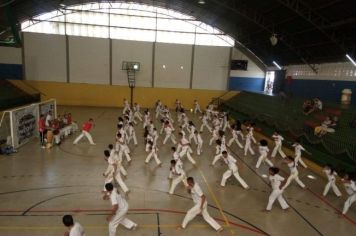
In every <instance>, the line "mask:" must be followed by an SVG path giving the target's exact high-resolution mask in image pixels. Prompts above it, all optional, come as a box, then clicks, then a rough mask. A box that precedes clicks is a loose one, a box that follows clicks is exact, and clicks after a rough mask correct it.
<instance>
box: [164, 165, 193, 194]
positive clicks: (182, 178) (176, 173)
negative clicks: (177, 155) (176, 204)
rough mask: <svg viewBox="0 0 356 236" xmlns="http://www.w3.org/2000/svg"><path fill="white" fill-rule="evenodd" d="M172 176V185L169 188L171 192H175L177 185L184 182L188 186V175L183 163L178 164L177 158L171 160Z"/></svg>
mask: <svg viewBox="0 0 356 236" xmlns="http://www.w3.org/2000/svg"><path fill="white" fill-rule="evenodd" d="M169 170H170V176H171V177H172V183H171V187H170V188H169V192H168V193H169V194H173V193H174V190H175V188H176V187H177V185H178V184H179V183H180V182H182V183H183V184H184V186H186V187H187V186H188V183H187V177H186V175H185V171H184V170H183V165H182V164H181V163H178V164H177V161H176V160H171V168H170V169H169Z"/></svg>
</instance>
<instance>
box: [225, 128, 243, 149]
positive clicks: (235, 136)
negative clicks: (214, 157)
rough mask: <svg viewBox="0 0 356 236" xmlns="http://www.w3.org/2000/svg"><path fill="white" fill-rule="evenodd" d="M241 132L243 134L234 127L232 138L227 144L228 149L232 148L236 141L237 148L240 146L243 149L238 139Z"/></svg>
mask: <svg viewBox="0 0 356 236" xmlns="http://www.w3.org/2000/svg"><path fill="white" fill-rule="evenodd" d="M239 132H240V133H241V131H239V130H237V127H236V126H232V130H231V134H232V138H231V139H230V140H229V142H228V143H227V146H228V147H231V145H232V143H233V142H234V141H235V142H236V144H237V146H239V147H240V148H243V146H242V144H241V143H240V141H239V138H238V135H239Z"/></svg>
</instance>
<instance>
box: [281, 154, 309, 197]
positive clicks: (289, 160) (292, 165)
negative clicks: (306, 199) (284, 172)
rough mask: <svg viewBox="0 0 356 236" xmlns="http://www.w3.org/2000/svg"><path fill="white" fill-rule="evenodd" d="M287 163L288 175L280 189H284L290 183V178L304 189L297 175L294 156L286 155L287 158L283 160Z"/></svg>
mask: <svg viewBox="0 0 356 236" xmlns="http://www.w3.org/2000/svg"><path fill="white" fill-rule="evenodd" d="M285 162H286V163H287V165H288V168H289V170H290V175H289V177H288V179H287V181H286V183H285V184H284V186H283V187H282V190H285V189H286V188H287V187H288V186H289V185H290V183H291V182H292V180H295V182H297V184H298V185H299V186H300V187H301V188H302V189H306V187H305V184H304V183H303V182H302V181H301V180H300V179H299V177H298V175H299V172H298V169H297V166H298V164H297V163H295V161H294V158H293V157H291V156H287V159H286V161H285Z"/></svg>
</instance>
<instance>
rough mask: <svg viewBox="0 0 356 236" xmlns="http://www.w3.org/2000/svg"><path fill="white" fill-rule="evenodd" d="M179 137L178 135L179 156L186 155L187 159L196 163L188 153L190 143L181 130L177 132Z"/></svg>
mask: <svg viewBox="0 0 356 236" xmlns="http://www.w3.org/2000/svg"><path fill="white" fill-rule="evenodd" d="M179 137H180V142H179V144H180V145H181V151H180V153H179V156H180V158H182V157H184V156H187V158H188V160H189V161H190V162H191V163H192V164H193V165H196V162H195V160H194V159H193V158H192V156H191V155H190V143H189V141H188V140H187V139H186V138H185V137H184V135H183V133H182V132H179Z"/></svg>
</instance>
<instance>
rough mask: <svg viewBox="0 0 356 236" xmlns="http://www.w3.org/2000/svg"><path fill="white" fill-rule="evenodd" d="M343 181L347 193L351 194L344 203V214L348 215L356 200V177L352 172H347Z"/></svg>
mask: <svg viewBox="0 0 356 236" xmlns="http://www.w3.org/2000/svg"><path fill="white" fill-rule="evenodd" d="M341 181H342V182H343V184H344V187H345V190H346V193H347V194H348V195H349V197H348V198H347V200H346V201H345V203H344V208H343V209H342V214H343V215H346V214H347V212H348V210H349V209H350V207H351V205H352V203H354V202H355V201H356V184H355V182H356V177H355V176H353V177H352V176H351V175H350V174H345V175H344V177H343V178H342V179H341Z"/></svg>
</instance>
